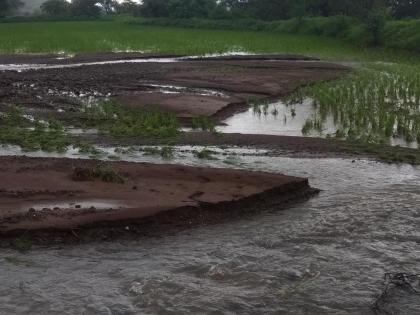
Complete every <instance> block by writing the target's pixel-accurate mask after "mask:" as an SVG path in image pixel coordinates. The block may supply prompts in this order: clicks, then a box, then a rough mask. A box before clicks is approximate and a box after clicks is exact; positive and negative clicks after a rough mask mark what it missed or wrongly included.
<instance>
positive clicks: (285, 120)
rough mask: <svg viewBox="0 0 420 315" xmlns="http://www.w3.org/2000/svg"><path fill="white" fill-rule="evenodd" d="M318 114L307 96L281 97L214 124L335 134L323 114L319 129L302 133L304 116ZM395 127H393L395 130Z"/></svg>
mask: <svg viewBox="0 0 420 315" xmlns="http://www.w3.org/2000/svg"><path fill="white" fill-rule="evenodd" d="M319 117H321V114H320V113H319V111H318V109H317V107H315V106H314V104H313V101H312V100H311V99H305V100H303V102H302V103H301V104H286V103H285V102H284V101H278V102H275V103H271V104H267V105H260V106H258V107H252V108H250V109H248V110H247V111H246V112H242V113H238V114H235V115H234V116H232V117H230V118H228V119H226V120H225V121H223V123H224V124H225V125H223V126H218V127H217V131H219V132H222V133H241V134H264V135H276V136H297V137H303V136H305V137H322V138H326V137H335V134H336V132H337V130H339V129H340V128H341V126H340V125H339V124H338V123H335V120H334V115H333V114H332V113H329V114H327V115H325V116H324V118H323V120H322V126H321V128H319V130H313V129H312V130H310V131H308V132H307V133H305V134H304V133H303V131H302V129H303V127H304V125H305V123H306V122H307V121H308V120H317V119H320V118H319ZM396 129H397V128H396V127H395V130H396ZM389 144H390V145H392V146H402V147H409V148H414V149H416V148H419V145H418V143H417V142H416V141H413V142H407V141H405V139H404V138H403V137H391V138H389Z"/></svg>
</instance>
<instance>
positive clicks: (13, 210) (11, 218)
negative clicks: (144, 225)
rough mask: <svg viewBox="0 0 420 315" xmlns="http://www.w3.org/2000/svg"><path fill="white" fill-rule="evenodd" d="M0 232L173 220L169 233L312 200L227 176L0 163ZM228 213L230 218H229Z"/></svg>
mask: <svg viewBox="0 0 420 315" xmlns="http://www.w3.org/2000/svg"><path fill="white" fill-rule="evenodd" d="M0 160H1V165H2V167H1V170H0V176H1V178H2V182H1V183H0V213H1V216H0V232H1V233H2V234H8V233H9V234H10V232H16V231H23V230H53V229H67V230H71V229H76V228H80V227H82V226H89V225H90V226H92V225H95V226H96V227H98V226H99V225H100V224H101V223H104V224H107V225H111V223H112V224H114V225H120V226H121V225H123V224H124V222H125V223H126V222H130V224H133V223H134V222H136V221H138V220H140V219H142V218H146V217H151V216H156V215H158V214H160V217H158V218H161V219H162V218H164V217H167V216H166V215H165V214H164V213H165V212H168V211H169V212H171V214H170V218H171V221H172V224H173V225H177V224H181V225H184V224H187V225H188V224H189V222H190V221H191V220H199V221H200V222H201V223H202V224H205V223H207V222H214V221H218V220H221V218H222V217H225V216H228V217H230V216H232V214H233V213H235V209H240V208H241V207H244V206H246V205H247V204H253V203H255V202H258V201H259V200H266V201H268V200H270V199H276V200H277V202H279V203H282V202H286V201H292V200H296V199H301V198H303V197H305V196H307V195H311V194H312V193H314V192H315V190H314V189H312V188H310V186H309V184H308V180H307V179H303V178H297V177H291V176H285V175H280V174H269V173H261V172H246V171H238V170H229V169H211V168H198V167H188V166H177V165H155V164H146V163H127V162H113V163H108V164H107V169H100V170H98V167H101V165H98V162H97V161H93V160H69V159H52V158H27V157H2V158H0ZM230 212H231V213H230Z"/></svg>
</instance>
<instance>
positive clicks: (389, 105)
mask: <svg viewBox="0 0 420 315" xmlns="http://www.w3.org/2000/svg"><path fill="white" fill-rule="evenodd" d="M412 68H414V70H413V69H412ZM419 69H420V68H419V67H405V66H402V65H397V66H371V67H368V68H364V69H361V70H358V71H356V72H355V73H353V74H352V75H350V76H347V77H345V78H343V79H341V80H338V81H331V82H323V83H319V84H315V85H314V86H311V87H308V88H306V89H304V91H305V93H306V95H307V96H308V97H311V98H312V99H313V104H316V108H315V111H316V116H317V117H318V118H317V119H313V121H312V127H311V126H310V125H309V123H308V124H306V126H304V128H303V130H304V131H305V132H307V131H308V129H309V127H311V129H313V130H317V131H319V132H322V130H323V124H324V122H325V121H326V119H327V117H330V116H331V117H332V118H333V121H334V124H335V125H336V127H337V131H339V133H338V134H339V136H340V138H341V136H343V135H345V137H344V138H347V139H358V140H360V141H369V142H372V141H378V142H381V143H383V142H387V140H386V139H390V137H392V136H395V135H397V136H398V137H401V138H402V139H405V140H406V141H407V142H411V141H414V140H415V139H416V138H417V136H416V134H417V130H418V129H419V127H418V126H419V124H417V123H416V121H417V117H418V116H419V114H420V106H419V105H418V104H417V98H416V95H418V94H420V83H419V82H420V81H419V80H420V72H419V71H418V70H419Z"/></svg>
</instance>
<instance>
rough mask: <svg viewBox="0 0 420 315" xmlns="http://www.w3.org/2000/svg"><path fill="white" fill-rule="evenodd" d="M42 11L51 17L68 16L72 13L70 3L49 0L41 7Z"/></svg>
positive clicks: (63, 0) (61, 0)
mask: <svg viewBox="0 0 420 315" xmlns="http://www.w3.org/2000/svg"><path fill="white" fill-rule="evenodd" d="M41 11H42V12H43V13H44V14H46V15H50V16H66V15H68V14H69V13H70V3H68V2H67V1H66V0H47V1H45V2H44V3H43V4H42V5H41Z"/></svg>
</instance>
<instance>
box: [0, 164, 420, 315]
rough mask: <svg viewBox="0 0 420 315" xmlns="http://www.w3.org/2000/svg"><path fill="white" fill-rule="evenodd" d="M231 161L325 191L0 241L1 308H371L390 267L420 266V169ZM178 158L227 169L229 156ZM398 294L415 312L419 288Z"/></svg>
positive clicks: (399, 309)
mask: <svg viewBox="0 0 420 315" xmlns="http://www.w3.org/2000/svg"><path fill="white" fill-rule="evenodd" d="M232 159H233V160H235V161H236V162H235V163H234V165H235V166H234V167H238V168H246V169H253V170H263V171H270V172H282V173H287V174H290V175H297V176H308V177H309V178H310V181H311V184H312V185H313V186H315V187H318V188H321V189H322V190H323V191H322V193H321V194H320V195H319V196H318V197H315V198H313V199H311V200H310V201H307V202H305V203H302V204H299V205H296V206H294V207H292V208H291V209H288V210H285V211H278V212H277V211H275V209H272V210H274V211H270V212H265V213H263V214H261V215H258V216H255V217H253V218H252V219H242V220H238V221H235V222H230V223H226V224H220V225H216V226H209V227H203V228H197V229H193V230H190V231H188V232H183V233H179V234H176V235H170V236H166V237H162V238H144V239H139V240H136V241H116V242H111V243H103V242H98V243H93V244H84V245H79V246H73V247H65V248H37V249H35V250H32V251H31V252H29V253H27V254H19V253H17V252H15V251H13V250H9V249H2V251H1V253H0V271H1V272H0V281H1V283H2V285H1V287H0V290H1V291H0V313H1V314H64V313H65V314H157V313H159V314H188V313H191V314H288V313H294V314H314V313H318V314H370V313H371V311H370V308H369V307H370V304H371V302H372V301H373V299H374V297H375V295H377V294H379V293H380V291H381V288H382V278H383V274H384V273H385V272H393V271H405V272H409V273H419V272H420V267H419V266H420V247H419V242H420V232H419V231H420V219H419V218H420V206H419V204H420V169H419V168H415V167H412V166H408V165H402V166H395V165H385V164H381V163H376V162H371V161H364V160H361V161H356V162H354V163H352V161H351V160H345V159H292V158H282V157H263V156H247V157H238V156H235V157H232ZM172 162H173V163H177V162H178V163H179V162H184V163H187V164H193V165H212V166H216V167H220V166H224V167H226V164H225V163H224V162H223V160H222V159H219V160H212V161H203V160H198V159H192V158H191V159H188V158H185V157H184V158H175V159H174V160H173V161H172ZM256 207H258V205H256ZM396 297H398V298H396ZM390 300H391V302H392V303H390V305H388V306H389V308H390V309H391V310H394V311H396V314H418V309H419V308H420V300H419V299H418V296H415V295H411V294H409V293H404V292H396V296H395V297H394V296H391V297H390Z"/></svg>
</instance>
